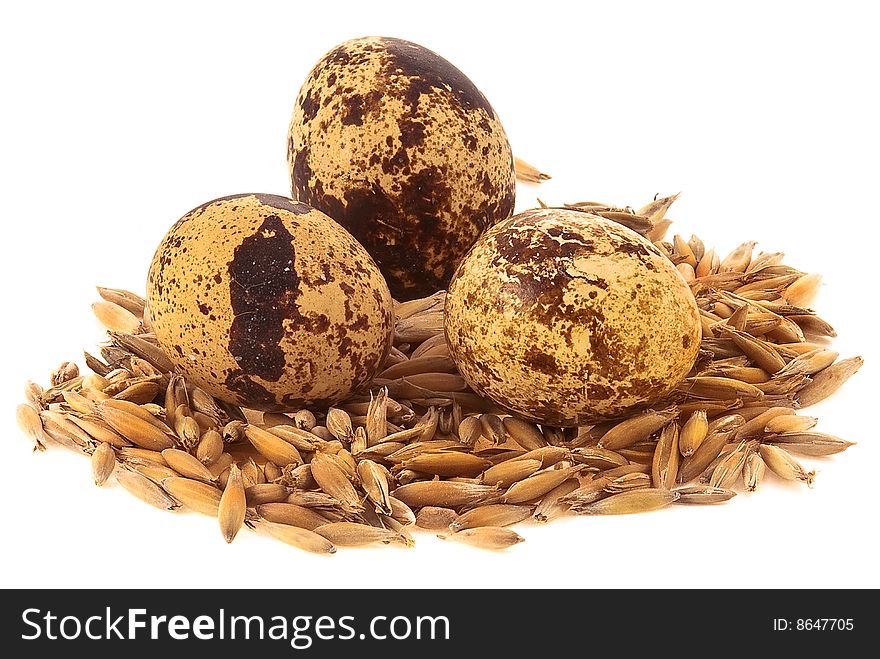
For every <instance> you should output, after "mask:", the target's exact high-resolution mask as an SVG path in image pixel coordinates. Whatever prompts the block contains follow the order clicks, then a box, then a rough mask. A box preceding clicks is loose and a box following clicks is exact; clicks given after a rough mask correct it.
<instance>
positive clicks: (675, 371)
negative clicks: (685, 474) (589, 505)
mask: <svg viewBox="0 0 880 659" xmlns="http://www.w3.org/2000/svg"><path fill="white" fill-rule="evenodd" d="M444 321H445V332H446V340H447V342H448V344H449V350H450V353H451V354H452V357H453V359H454V360H455V363H456V364H457V366H458V368H459V371H460V372H461V374H462V376H464V378H465V380H466V381H467V382H468V384H470V385H471V387H472V388H473V389H475V390H476V391H478V392H480V393H482V394H483V395H485V396H488V397H489V398H491V399H492V400H494V401H495V402H496V403H498V404H500V405H502V406H504V407H506V408H507V409H509V410H512V411H514V412H515V413H517V414H518V415H520V416H522V417H525V418H528V419H531V420H533V421H537V422H539V423H545V424H549V425H552V426H561V427H571V426H578V425H584V424H586V423H591V422H594V421H598V420H601V419H604V418H613V417H615V416H619V415H621V414H623V413H625V412H628V411H630V410H632V409H634V408H638V407H642V406H647V405H650V404H651V403H653V402H655V401H657V400H658V399H660V398H662V397H663V396H665V395H667V394H668V393H669V392H670V391H672V389H673V388H675V386H676V385H677V384H678V383H679V382H680V381H681V379H682V378H683V377H684V376H685V375H686V374H687V373H688V371H689V370H690V369H691V367H692V366H693V363H694V361H695V359H696V356H697V353H698V351H699V347H700V338H701V328H700V316H699V311H698V309H697V305H696V302H695V300H694V297H693V295H692V294H691V291H690V289H689V288H688V286H687V284H686V283H685V282H684V279H683V278H682V277H681V275H680V274H679V273H678V271H677V270H676V269H675V267H674V266H673V265H672V263H671V262H670V261H669V260H668V259H667V258H666V257H664V256H663V254H662V253H661V252H660V251H659V250H658V249H657V248H656V247H654V246H653V245H652V244H651V243H650V242H648V241H647V240H645V239H644V238H642V237H641V236H640V235H638V234H636V233H635V232H633V231H631V230H629V229H627V228H625V227H623V226H621V225H620V224H617V223H614V222H612V221H610V220H605V219H603V218H599V217H596V216H593V215H589V214H586V213H580V212H577V211H568V210H558V209H536V210H532V211H526V212H524V213H521V214H519V215H516V216H515V217H512V218H510V219H509V220H507V221H505V222H502V223H500V224H498V225H496V226H495V227H493V228H492V229H490V230H489V231H488V232H487V233H486V234H485V235H484V236H483V237H482V238H481V239H480V241H479V242H478V243H477V244H476V245H475V246H474V248H473V249H472V250H471V252H470V253H469V254H468V255H467V257H466V258H465V260H464V261H463V262H462V263H461V265H460V266H459V268H458V270H457V272H456V273H455V276H454V278H453V280H452V283H451V284H450V286H449V291H448V294H447V296H446V308H445V319H444Z"/></svg>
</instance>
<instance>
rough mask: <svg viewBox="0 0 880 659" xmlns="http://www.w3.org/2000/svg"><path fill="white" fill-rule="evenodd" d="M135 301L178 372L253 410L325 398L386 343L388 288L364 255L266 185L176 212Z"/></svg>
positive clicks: (352, 382) (337, 392) (345, 388)
mask: <svg viewBox="0 0 880 659" xmlns="http://www.w3.org/2000/svg"><path fill="white" fill-rule="evenodd" d="M147 299H148V305H149V310H150V311H149V313H150V322H151V324H152V327H153V330H154V332H155V333H156V338H157V339H158V341H159V344H160V345H161V346H162V348H163V349H164V350H165V352H166V353H167V354H168V356H169V357H170V358H171V360H172V362H173V363H174V364H175V366H176V367H177V369H179V372H180V373H182V374H183V375H184V376H185V377H187V378H188V379H189V380H190V381H191V382H193V383H194V384H197V385H199V386H200V387H202V388H203V389H205V390H206V391H208V392H209V393H211V394H213V395H215V396H217V397H218V398H220V399H223V400H226V401H228V402H231V403H235V404H238V405H242V406H246V407H251V408H256V409H263V410H287V409H297V408H301V407H303V406H306V405H316V406H326V405H330V404H332V403H334V402H337V401H339V400H341V399H343V398H345V397H346V396H348V395H349V394H350V393H351V392H352V391H354V390H357V389H358V388H359V387H361V386H362V385H364V384H366V383H368V382H369V381H370V380H371V379H372V377H373V376H374V375H375V373H376V371H377V369H378V368H379V366H380V365H381V364H382V362H383V360H384V359H385V356H386V355H387V353H388V351H389V349H390V345H391V334H392V327H393V306H392V300H391V295H390V293H389V291H388V287H387V285H386V284H385V281H384V279H383V278H382V274H381V273H380V272H379V269H378V267H377V266H376V264H375V262H374V261H373V259H372V258H371V257H370V255H369V254H367V252H366V251H365V250H364V248H363V247H362V246H361V245H360V244H359V243H358V242H357V241H356V240H355V239H354V238H353V237H352V236H351V235H350V234H349V233H348V232H347V231H345V230H344V229H343V228H342V227H341V226H339V224H337V223H336V222H334V221H333V220H331V219H330V218H329V217H327V216H326V215H325V214H324V213H322V212H320V211H318V210H315V209H313V208H311V207H309V206H307V205H306V204H303V203H299V202H295V201H293V200H291V199H287V198H285V197H279V196H275V195H268V194H240V195H233V196H230V197H223V198H220V199H215V200H214V201H211V202H208V203H206V204H203V205H201V206H199V207H198V208H196V209H194V210H192V211H190V212H189V213H187V214H186V215H184V216H183V217H182V218H181V219H180V220H179V221H178V222H177V223H176V224H175V225H174V226H173V227H172V228H171V230H170V231H169V232H168V234H167V235H166V236H165V238H164V239H163V240H162V242H161V244H160V245H159V248H158V249H157V250H156V254H155V256H154V257H153V261H152V264H151V266H150V272H149V277H148V282H147Z"/></svg>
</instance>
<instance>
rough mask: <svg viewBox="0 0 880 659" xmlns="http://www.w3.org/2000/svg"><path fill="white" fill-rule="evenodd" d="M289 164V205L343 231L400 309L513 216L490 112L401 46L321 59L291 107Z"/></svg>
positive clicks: (472, 91) (444, 279)
mask: <svg viewBox="0 0 880 659" xmlns="http://www.w3.org/2000/svg"><path fill="white" fill-rule="evenodd" d="M287 155H288V164H289V168H290V178H291V184H292V190H293V193H292V196H293V197H294V199H299V200H301V201H304V202H306V203H307V204H309V205H311V206H313V207H315V208H318V209H320V210H322V211H323V212H325V213H327V214H328V215H329V216H330V217H332V218H333V219H335V220H336V221H337V222H339V223H340V224H342V225H343V226H344V227H345V228H346V229H348V230H349V231H350V232H351V233H352V234H353V235H354V236H355V238H357V239H358V240H359V241H360V242H361V244H362V245H364V247H366V249H367V251H368V252H369V253H370V254H371V255H372V256H373V257H374V258H375V259H376V262H377V263H378V264H379V268H380V269H381V270H382V273H383V274H384V275H385V278H386V280H387V281H388V285H389V287H390V289H391V293H392V295H394V297H395V298H396V299H398V300H408V299H412V298H416V297H421V296H425V295H430V294H431V293H434V292H436V291H437V290H438V289H441V288H445V287H446V285H447V284H448V283H449V280H450V278H451V276H452V273H453V271H454V269H455V266H456V265H457V264H458V262H459V261H460V260H461V258H462V257H463V256H464V255H465V253H466V252H467V250H468V249H469V248H470V247H471V245H473V244H474V242H475V241H476V240H477V238H478V237H479V236H480V235H481V234H482V233H483V232H484V231H485V230H486V229H487V228H488V227H490V226H492V225H493V224H495V223H496V222H498V221H500V220H504V219H506V218H508V217H510V215H511V213H513V204H514V187H515V177H514V170H513V154H512V153H511V150H510V144H509V143H508V141H507V136H506V134H505V132H504V128H503V127H502V126H501V122H500V121H499V120H498V116H497V115H496V114H495V111H494V110H493V109H492V106H491V105H489V102H488V101H487V100H486V97H485V96H483V94H482V93H481V92H480V90H479V89H477V88H476V86H474V84H473V83H472V82H471V81H470V80H469V79H468V78H467V76H465V75H464V74H463V73H462V72H461V71H459V70H458V69H457V68H455V67H454V66H453V65H452V64H450V63H449V62H447V61H446V60H445V59H443V58H442V57H440V56H439V55H437V54H436V53H434V52H432V51H430V50H428V49H427V48H424V47H422V46H419V45H417V44H414V43H410V42H409V41H403V40H401V39H392V38H386V37H367V38H362V39H354V40H352V41H347V42H345V43H343V44H341V45H340V46H337V47H336V48H334V49H333V50H331V51H330V52H329V53H327V54H326V55H325V56H324V57H323V58H321V60H320V61H319V62H318V63H317V64H316V65H315V67H314V68H313V69H312V71H311V73H309V75H308V77H307V78H306V81H305V83H304V84H303V86H302V88H301V89H300V92H299V96H298V97H297V99H296V104H295V106H294V110H293V116H292V118H291V122H290V133H289V139H288V152H287Z"/></svg>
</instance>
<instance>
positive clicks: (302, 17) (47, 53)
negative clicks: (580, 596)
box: [0, 1, 880, 615]
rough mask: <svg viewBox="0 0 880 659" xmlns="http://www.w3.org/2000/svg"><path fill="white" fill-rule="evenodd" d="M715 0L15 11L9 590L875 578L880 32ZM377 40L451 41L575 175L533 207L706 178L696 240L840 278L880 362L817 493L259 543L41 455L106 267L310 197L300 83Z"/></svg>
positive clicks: (869, 581) (846, 396)
mask: <svg viewBox="0 0 880 659" xmlns="http://www.w3.org/2000/svg"><path fill="white" fill-rule="evenodd" d="M490 4H491V6H490V7H486V6H484V5H490ZM575 6H578V7H582V8H581V9H577V10H573V9H571V8H572V7H575ZM717 6H718V5H717V3H697V2H694V3H672V2H667V3H656V4H654V3H647V2H646V3H633V2H613V3H612V2H588V3H571V2H564V3H562V2H560V3H556V2H548V1H542V2H535V3H531V4H516V3H512V2H506V3H477V2H473V1H470V2H463V3H458V2H443V3H414V2H402V3H390V2H378V1H373V2H357V3H351V4H347V3H339V2H315V3H294V2H289V3H268V2H253V3H236V5H226V4H224V3H216V2H212V3H195V2H191V3H180V2H153V3H149V4H143V3H139V4H130V3H104V4H99V3H95V2H80V3H62V2H57V3H46V2H30V3H4V5H3V9H2V10H0V61H2V73H0V76H2V82H0V90H2V92H0V93H2V102H0V136H2V140H0V185H2V193H0V200H2V203H0V226H2V229H3V241H2V244H3V249H2V258H0V268H2V277H0V281H2V287H3V288H2V292H3V298H2V301H3V313H2V318H3V323H2V330H0V331H2V333H3V344H2V345H3V351H2V354H3V361H4V367H3V376H2V391H0V400H2V401H4V402H3V408H2V409H3V412H2V415H0V427H2V429H3V433H2V441H3V442H4V446H3V452H2V455H3V462H4V464H3V477H2V478H0V488H2V491H0V506H2V515H0V520H2V523H3V527H2V536H3V540H2V542H0V553H2V560H0V586H4V587H12V586H18V587H40V586H109V587H120V588H128V587H160V586H204V587H212V586H246V587H275V586H284V587H298V586H314V587H350V586H363V587H373V586H379V587H382V586H396V587H413V588H421V587H448V586H463V587H489V586H495V587H504V586H518V587H546V586H549V587H566V586H578V587H600V586H602V587H612V588H617V587H721V588H728V587H732V588H736V587H743V586H748V587H771V588H777V587H792V586H793V587H799V586H809V587H875V588H876V587H878V586H880V571H878V567H877V565H878V563H877V542H876V533H877V505H878V500H877V491H878V490H877V485H876V483H877V476H878V473H880V472H878V470H880V450H878V445H880V444H878V443H880V438H878V437H877V436H876V435H877V422H876V414H877V411H876V403H875V400H876V395H877V390H878V389H877V364H878V355H877V351H876V345H877V333H876V325H875V319H876V316H877V314H876V308H877V304H878V303H877V277H876V272H877V247H876V245H877V224H878V221H880V217H878V207H880V203H878V196H877V195H878V189H877V188H878V180H880V176H878V174H880V166H878V154H880V139H878V119H877V117H878V116H880V104H878V99H877V96H876V89H877V78H876V75H877V63H878V62H880V50H878V46H877V35H876V32H875V29H874V28H875V27H876V24H877V23H876V20H875V17H874V16H872V15H871V14H870V10H869V9H867V8H868V7H870V6H871V3H863V2H853V3H850V2H836V3H833V5H832V4H831V3H824V4H817V3H811V2H797V3H794V2H791V3H788V2H739V3H736V4H725V5H724V8H716V7H717ZM574 11H576V12H577V13H573V12H574ZM368 34H381V35H387V36H397V37H402V38H406V39H409V40H412V41H416V42H418V43H421V44H423V45H425V46H427V47H429V48H432V49H433V50H435V51H437V52H438V53H440V54H441V55H443V56H444V57H446V58H447V59H449V60H451V61H452V62H453V63H454V64H456V65H457V66H458V67H459V68H461V69H462V70H463V71H464V72H465V73H466V74H467V75H468V76H469V77H471V79H472V80H473V81H474V82H475V83H476V84H477V86H478V87H479V88H480V89H481V90H482V91H483V92H484V93H485V94H486V96H487V97H488V98H489V100H490V102H491V103H492V105H493V106H494V107H495V109H496V111H497V112H498V113H499V115H500V116H501V118H502V121H503V122H504V125H505V127H506V130H507V132H508V136H509V138H510V141H511V143H512V145H513V148H514V151H515V152H516V153H517V154H519V155H520V156H521V157H523V158H525V159H526V160H529V161H531V162H532V163H534V164H536V165H538V166H540V167H542V168H544V169H545V170H546V171H548V172H550V173H551V174H553V177H554V178H553V180H552V181H550V182H549V183H547V184H545V185H544V186H542V187H541V188H540V189H538V188H534V187H521V188H520V189H519V191H518V202H517V208H518V209H520V210H521V209H525V208H528V207H530V206H533V205H534V199H535V197H536V196H537V195H540V196H541V198H542V199H544V200H546V201H548V202H553V203H560V202H566V201H568V202H570V201H579V200H584V199H590V200H596V199H598V200H603V201H607V202H611V203H616V204H621V205H625V204H631V205H633V206H636V207H638V206H640V205H642V204H643V203H645V202H646V201H648V200H649V199H650V198H651V197H652V196H653V195H654V194H655V193H657V192H660V193H663V194H669V193H674V192H678V191H683V194H682V196H681V199H680V200H679V202H677V204H676V206H674V207H673V209H672V211H671V212H670V216H671V217H672V218H673V219H674V220H675V224H674V225H673V232H676V231H677V232H679V233H682V234H683V235H685V236H686V237H687V236H690V234H691V233H692V232H696V233H698V234H699V235H700V236H701V237H702V238H703V239H704V240H705V241H706V243H707V244H709V245H716V246H717V247H718V248H719V249H720V250H721V251H727V250H730V249H732V248H733V247H734V246H736V245H737V244H738V243H740V242H742V241H744V240H748V239H755V240H759V241H760V244H759V248H762V249H764V250H767V251H777V250H781V251H785V252H786V253H787V255H788V262H789V263H791V264H792V265H795V266H796V267H799V268H801V269H804V270H808V271H819V272H821V273H823V275H824V277H825V283H824V285H823V288H822V292H821V294H820V297H819V298H818V299H817V300H816V303H815V305H816V307H817V309H818V310H819V312H820V314H821V315H822V316H823V317H825V318H826V319H827V320H829V321H830V322H832V323H833V324H834V325H835V326H836V327H837V328H838V331H839V333H840V338H839V339H838V340H837V341H836V343H835V345H836V347H837V349H838V350H840V352H841V354H842V355H843V356H849V355H853V354H862V355H864V356H865V358H866V359H867V364H866V366H865V367H864V368H863V370H862V372H860V373H859V374H858V375H857V376H855V377H854V378H853V379H852V380H851V381H850V382H849V383H848V385H847V386H846V387H845V389H843V390H842V391H841V392H840V393H839V394H838V395H837V396H835V397H834V398H833V399H831V400H828V401H826V402H825V403H823V404H822V405H821V406H817V407H816V408H814V409H813V410H810V413H814V412H815V413H816V414H818V415H819V416H820V417H821V424H820V426H819V429H820V430H824V431H826V432H830V433H833V434H838V435H840V436H842V437H845V438H847V439H850V440H853V441H857V442H858V445H857V446H855V447H853V448H852V449H850V450H849V451H848V452H847V453H844V454H842V455H839V456H836V457H834V458H830V459H824V460H813V459H805V462H807V463H810V464H813V465H815V466H816V467H817V469H818V470H819V475H818V477H817V480H816V485H815V488H814V489H813V490H808V489H807V488H806V487H801V486H795V485H788V484H782V483H779V482H778V481H774V480H773V478H772V477H769V476H768V478H767V482H766V484H765V485H764V486H762V487H761V488H760V489H759V491H758V492H757V493H755V494H753V495H740V496H738V497H736V499H734V500H733V501H732V502H730V503H729V504H726V505H723V506H720V507H703V508H686V507H673V508H671V509H667V510H664V511H660V512H657V513H653V514H648V515H641V516H628V517H615V518H574V519H568V520H563V521H558V522H555V523H552V524H550V525H548V526H544V527H537V526H528V525H527V526H523V527H522V528H521V529H520V530H521V533H522V534H523V535H524V536H525V537H526V538H527V542H525V543H523V544H521V545H518V546H516V547H514V548H512V549H511V550H509V551H507V552H505V553H488V552H482V551H479V550H476V549H472V548H469V547H465V546H459V545H450V544H448V543H443V542H440V541H438V540H435V539H434V538H433V536H431V535H430V534H425V533H421V534H419V536H418V540H419V542H418V546H417V547H416V548H415V549H412V550H403V549H390V548H377V549H360V550H359V549H347V550H345V549H343V550H340V551H339V553H338V554H337V555H336V556H334V557H332V558H322V557H316V556H313V555H309V554H306V553H303V552H299V551H297V550H295V549H293V548H291V547H288V546H286V545H282V544H280V543H276V542H274V541H271V540H269V539H265V538H262V537H258V536H255V535H253V534H250V533H242V534H241V535H240V536H239V538H238V539H237V540H236V541H235V542H234V543H233V544H232V545H231V546H227V545H226V544H225V543H224V542H223V540H222V539H221V537H220V532H219V530H218V529H217V527H216V523H215V522H214V521H213V520H211V519H208V518H206V517H201V516H199V515H196V514H170V513H164V512H161V511H158V510H155V509H152V508H150V507H148V506H146V505H144V504H141V503H139V502H137V501H135V500H133V499H131V498H130V497H129V496H128V495H127V494H126V493H125V492H123V491H121V490H120V488H119V487H118V486H115V485H112V486H108V487H105V488H96V487H94V486H93V485H92V483H91V477H90V471H89V464H88V461H87V460H86V459H85V458H83V457H80V456H77V455H74V454H69V453H67V452H66V451H65V450H64V449H60V448H52V449H50V450H49V451H47V452H46V453H45V454H31V451H30V445H29V443H28V441H26V440H25V439H24V438H23V437H22V436H21V435H20V433H19V431H18V430H17V428H16V427H15V422H14V420H13V410H14V405H15V404H16V403H17V402H18V401H19V400H20V399H21V390H22V385H23V383H24V381H25V380H26V379H29V378H33V379H37V380H39V381H41V382H45V381H46V379H47V377H48V373H49V371H50V370H51V369H52V368H53V367H54V366H55V365H56V364H57V363H58V362H60V361H62V360H64V359H69V358H74V359H78V360H79V361H80V363H81V350H82V349H83V348H90V349H91V348H93V347H94V346H95V344H96V343H98V342H99V341H100V338H101V329H100V327H99V326H98V325H97V322H96V321H95V320H94V319H93V318H92V316H91V312H90V309H89V304H90V303H91V302H92V301H93V300H94V299H95V298H96V294H95V291H94V285H95V284H101V285H106V286H114V287H122V288H130V289H132V290H135V291H143V289H144V280H145V276H146V269H147V266H148V264H149V261H150V258H151V256H152V253H153V250H154V249H155V247H156V245H157V244H158V242H159V240H160V239H161V238H162V236H163V235H164V233H165V231H166V230H167V229H168V228H169V227H170V226H171V224H172V223H173V222H174V221H175V220H176V219H177V218H178V217H179V216H181V215H182V214H183V213H185V212H186V211H188V210H189V209H190V208H192V207H194V206H196V205H198V204H200V203H202V202H204V201H207V200H209V199H212V198H215V197H218V196H222V195H227V194H232V193H237V192H252V191H262V192H272V193H278V194H285V193H287V191H288V179H287V172H286V162H285V148H286V142H285V141H286V130H287V122H288V118H289V114H290V111H291V109H292V104H293V100H294V98H295V96H296V93H297V90H298V88H299V85H300V84H301V82H302V80H303V79H304V77H305V75H306V73H307V72H308V70H309V69H310V68H311V66H312V65H313V64H314V62H315V61H317V59H318V58H319V57H320V56H321V55H322V54H323V53H324V52H326V51H327V50H329V49H330V48H331V47H333V46H334V45H336V44H337V43H339V42H341V41H344V40H346V39H348V38H352V37H356V36H364V35H368ZM670 236H671V233H670ZM869 392H870V393H872V394H873V396H870V397H869ZM825 613H828V614H831V615H836V613H835V612H825Z"/></svg>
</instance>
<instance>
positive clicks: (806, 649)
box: [0, 590, 878, 659]
mask: <svg viewBox="0 0 880 659" xmlns="http://www.w3.org/2000/svg"><path fill="white" fill-rule="evenodd" d="M873 594H874V593H873V592H870V591H842V590H821V591H818V590H764V591H760V590H736V591H713V590H691V591H688V590H677V591H663V590H432V591H426V590H381V591H375V590H372V591H371V590H177V591H171V590H137V591H123V590H118V591H116V590H20V591H15V590H6V591H3V604H2V611H0V615H2V622H0V629H2V633H3V638H2V643H3V646H2V647H4V648H11V649H17V650H19V652H15V653H14V654H12V655H9V654H7V655H6V656H24V655H23V654H21V653H23V652H26V651H29V650H30V651H39V652H41V653H42V652H43V651H47V652H50V653H57V652H67V651H71V650H75V649H77V650H83V651H84V652H88V656H90V657H103V656H108V657H110V656H113V657H116V658H118V657H119V656H120V655H119V652H120V651H123V652H124V651H126V650H129V649H134V648H137V649H140V648H141V647H143V648H145V649H146V650H148V651H150V650H156V651H161V652H162V657H163V659H164V658H165V657H176V656H189V655H190V654H191V653H192V652H200V651H204V650H211V651H214V650H216V649H218V648H219V647H221V646H224V647H225V646H226V645H227V644H229V645H228V647H229V648H230V649H233V648H242V647H243V646H245V645H247V646H248V648H249V649H251V650H257V651H259V653H260V654H259V655H258V656H259V657H261V658H262V657H296V656H306V657H322V656H340V653H342V652H351V651H354V650H360V649H363V650H367V651H370V652H381V653H382V654H381V656H383V657H395V656H403V655H404V653H406V655H407V656H418V655H412V654H411V653H413V652H416V653H421V654H424V655H426V656H436V655H437V654H439V653H440V652H443V653H446V652H450V651H452V652H459V653H463V654H461V655H460V656H461V657H462V658H464V657H470V656H473V655H475V654H477V653H480V654H482V653H492V656H505V655H502V654H500V653H510V654H508V655H506V656H512V657H523V656H526V655H527V654H529V653H548V652H557V651H565V650H575V651H580V650H583V651H585V652H586V651H588V650H596V649H597V648H599V647H605V648H609V649H613V650H617V651H620V652H624V655H622V656H633V655H634V654H635V653H637V652H645V651H652V652H657V651H663V652H665V653H669V654H678V653H681V652H685V651H686V652H688V653H694V652H699V653H700V654H705V655H707V656H711V655H715V656H718V652H721V654H722V655H727V654H728V653H729V652H731V651H736V650H737V649H739V650H740V651H741V652H742V654H743V656H747V655H748V654H750V651H749V650H750V648H751V649H752V650H754V651H761V652H763V651H766V650H769V649H773V648H779V649H784V650H785V651H786V653H787V655H788V656H793V654H794V653H795V652H803V653H806V654H805V655H803V656H811V655H812V654H813V653H817V652H819V651H835V652H839V651H841V650H847V649H848V648H855V647H856V644H858V645H859V646H862V647H863V643H864V642H865V641H866V640H871V639H876V638H877V637H878V631H877V630H878V625H877V622H876V620H875V619H874V618H875V617H876V616H875V611H876V610H875V609H874V610H872V609H873V607H871V606H870V605H869V602H870V600H872V599H873V597H872V595H873ZM46 656H51V655H46ZM487 656H489V655H487Z"/></svg>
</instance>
